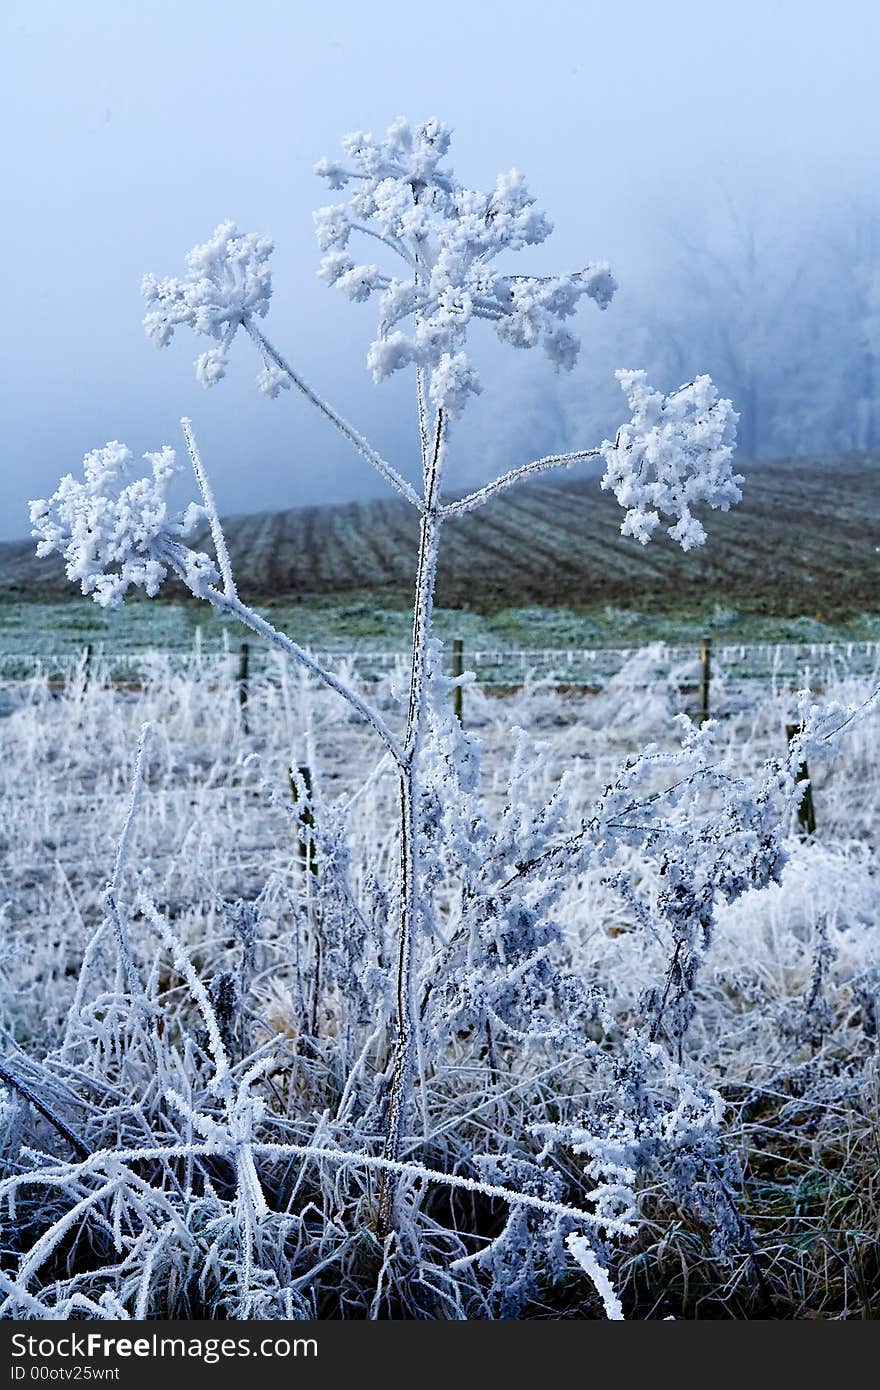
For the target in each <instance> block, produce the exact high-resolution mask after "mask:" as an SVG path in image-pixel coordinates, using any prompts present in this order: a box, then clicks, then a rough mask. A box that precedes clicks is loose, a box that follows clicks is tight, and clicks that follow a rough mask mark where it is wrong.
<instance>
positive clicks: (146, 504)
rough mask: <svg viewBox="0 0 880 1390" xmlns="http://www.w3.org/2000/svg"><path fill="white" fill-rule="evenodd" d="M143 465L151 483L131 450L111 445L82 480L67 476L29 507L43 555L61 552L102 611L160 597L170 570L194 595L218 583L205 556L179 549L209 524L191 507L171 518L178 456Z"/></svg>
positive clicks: (97, 453)
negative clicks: (180, 573) (131, 598)
mask: <svg viewBox="0 0 880 1390" xmlns="http://www.w3.org/2000/svg"><path fill="white" fill-rule="evenodd" d="M144 458H145V459H146V460H147V462H148V463H149V465H150V476H148V477H138V476H136V475H133V470H132V467H131V465H132V454H131V451H130V450H129V449H128V448H126V446H125V445H124V444H120V443H119V441H118V440H115V439H114V440H111V441H110V442H109V443H108V444H105V445H104V447H103V448H102V449H93V450H92V451H91V452H90V453H88V454H86V456H85V458H84V460H83V472H84V477H83V480H82V481H80V480H79V479H78V478H74V477H73V475H72V474H70V473H68V474H67V475H66V476H65V477H64V478H62V479H61V482H60V483H59V485H58V490H57V491H56V492H55V493H53V495H52V496H51V497H50V498H49V499H48V501H46V500H43V499H39V500H37V501H33V502H31V504H30V517H31V523H32V525H33V528H34V529H33V532H32V534H33V535H34V536H36V537H38V538H39V544H38V545H37V555H39V556H41V557H42V556H46V555H51V554H53V553H54V552H56V551H57V552H58V554H59V555H61V556H62V557H63V558H64V560H65V562H66V567H67V577H68V579H72V580H74V581H75V582H78V583H79V585H80V587H81V589H82V592H83V593H84V594H91V595H92V597H93V598H94V600H95V602H96V603H99V604H101V606H102V607H104V608H119V607H121V605H122V602H123V599H124V597H125V594H126V593H127V592H128V590H129V589H130V588H141V589H143V590H144V591H145V593H146V594H148V595H149V596H150V597H151V598H152V597H154V596H155V595H156V593H158V590H159V586H160V584H161V583H162V581H163V580H164V579H165V577H166V575H167V573H168V568H169V566H170V565H173V566H175V567H176V568H178V569H183V570H184V571H185V572H186V575H187V582H188V583H190V587H192V588H193V590H194V592H199V591H200V590H201V589H202V588H203V587H204V586H205V585H207V584H211V583H214V582H215V581H216V579H217V578H218V575H217V571H216V569H215V568H214V565H213V563H212V562H211V560H210V559H209V558H208V556H207V555H203V554H201V552H198V551H192V550H189V549H188V548H187V547H185V546H183V545H182V544H181V540H182V539H183V538H184V537H186V536H188V535H190V534H191V533H192V531H193V530H194V528H195V527H196V526H197V525H198V524H199V523H200V522H201V521H202V520H203V519H204V515H205V514H204V511H203V509H202V508H201V507H197V506H192V505H191V506H190V507H188V508H187V510H186V512H184V513H182V514H178V515H176V516H169V512H168V498H167V493H168V487H169V484H170V482H171V479H172V478H173V476H174V474H175V472H176V471H177V469H176V462H175V455H174V450H173V449H171V448H169V447H168V445H164V446H163V447H162V448H161V449H160V450H159V451H158V452H157V453H147V454H145V455H144Z"/></svg>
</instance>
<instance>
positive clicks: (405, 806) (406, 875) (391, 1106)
mask: <svg viewBox="0 0 880 1390" xmlns="http://www.w3.org/2000/svg"><path fill="white" fill-rule="evenodd" d="M445 435H446V422H445V420H444V417H443V412H442V411H439V412H438V414H437V422H436V427H435V432H434V441H433V447H432V449H431V451H430V453H429V454H427V455H426V458H425V506H424V510H423V512H422V522H421V528H420V532H419V557H418V568H417V572H416V592H415V603H414V608H413V634H412V664H411V671H410V687H409V709H408V712H407V723H406V733H405V735H404V744H403V754H404V761H403V764H402V766H401V769H400V924H399V933H398V941H397V974H396V981H397V1039H396V1042H395V1047H394V1060H393V1065H392V1072H391V1089H390V1093H389V1099H388V1120H387V1124H386V1130H385V1144H384V1147H383V1151H382V1153H383V1158H384V1159H386V1160H388V1161H389V1162H391V1163H396V1162H397V1160H398V1158H399V1155H400V1143H401V1138H402V1136H403V1134H404V1131H405V1126H406V1117H407V1112H408V1109H409V1099H410V1089H411V1083H412V1075H413V1060H414V1054H415V1042H416V1034H415V1030H416V1028H417V1027H418V1022H417V1019H416V1016H415V1010H414V1007H413V983H414V973H415V972H414V969H413V956H414V940H415V933H416V929H417V925H418V911H419V909H418V884H419V855H418V825H417V817H416V813H417V806H418V799H419V787H420V777H419V774H420V766H419V751H420V745H421V740H422V732H423V729H424V722H425V713H426V709H425V702H426V684H427V675H428V669H427V668H428V644H429V641H430V638H431V620H432V615H433V609H434V586H435V580H436V575H437V555H438V551H439V545H440V527H441V524H442V518H441V515H440V510H439V506H438V499H439V496H440V482H441V477H442V473H443V453H444V443H445ZM396 1189H397V1174H396V1173H395V1172H394V1171H393V1170H390V1169H384V1170H383V1172H382V1176H381V1179H380V1183H379V1196H378V1214H377V1226H378V1232H379V1236H380V1238H381V1239H384V1238H385V1236H386V1235H388V1233H389V1232H390V1231H392V1230H393V1229H394V1198H395V1193H396Z"/></svg>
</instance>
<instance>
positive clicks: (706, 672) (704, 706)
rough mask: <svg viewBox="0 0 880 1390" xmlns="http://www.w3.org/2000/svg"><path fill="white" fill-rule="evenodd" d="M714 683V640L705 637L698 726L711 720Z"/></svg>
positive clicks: (701, 665)
mask: <svg viewBox="0 0 880 1390" xmlns="http://www.w3.org/2000/svg"><path fill="white" fill-rule="evenodd" d="M711 681H712V638H711V637H704V638H703V641H702V643H701V644H700V713H699V715H698V716H697V723H698V724H705V722H706V720H707V719H708V718H709V707H710V706H709V688H710V685H711Z"/></svg>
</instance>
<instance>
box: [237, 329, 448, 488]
mask: <svg viewBox="0 0 880 1390" xmlns="http://www.w3.org/2000/svg"><path fill="white" fill-rule="evenodd" d="M244 326H245V328H246V329H247V331H248V333H249V334H250V336H251V337H252V338H253V340H254V342H255V343H256V344H257V346H258V347H259V349H260V351H261V352H262V353H264V355H265V356H266V357H268V358H269V360H270V361H271V362H274V364H275V366H276V367H277V368H278V370H279V371H282V372H283V373H284V375H285V376H286V377H288V379H289V380H290V381H291V382H292V384H293V385H294V386H295V387H296V389H297V390H298V391H299V392H301V394H302V395H303V396H305V398H306V400H307V401H310V402H311V404H312V405H313V406H315V407H316V409H318V410H320V412H321V414H322V415H323V416H324V418H325V420H329V421H330V424H331V425H333V426H334V427H335V428H336V429H338V430H339V433H340V434H342V435H344V436H345V438H346V439H347V440H348V442H349V444H353V445H354V447H355V449H357V451H358V453H359V454H360V455H361V457H362V458H365V459H366V460H367V463H369V464H372V466H373V468H375V469H376V472H377V473H381V475H382V477H383V478H384V479H385V480H386V482H389V483H390V484H391V486H392V487H394V488H396V489H397V491H398V492H400V493H402V494H403V496H404V497H405V498H406V500H407V502H409V503H411V504H412V506H414V507H416V508H417V509H418V510H419V511H421V509H422V501H421V498H420V497H419V495H418V493H417V492H416V490H415V488H413V487H411V486H410V484H409V483H408V482H407V481H406V479H405V478H402V477H401V475H400V474H399V473H398V471H397V469H396V468H394V467H393V466H392V464H390V463H388V462H386V460H385V459H383V458H382V455H381V454H377V453H376V450H375V449H374V448H373V447H372V445H371V444H368V443H367V441H366V440H365V439H364V437H363V435H360V434H358V432H357V430H356V429H354V428H353V427H352V426H351V425H350V424H349V423H348V421H347V420H343V418H342V416H341V415H337V413H336V411H335V410H334V409H333V407H332V406H330V405H328V404H327V402H326V401H324V400H322V399H321V397H320V396H319V395H317V394H316V392H314V391H313V390H312V388H311V386H309V385H308V384H307V383H306V382H305V381H303V379H302V377H301V376H298V375H297V373H296V372H295V371H294V370H293V368H292V367H291V365H290V363H289V362H287V361H286V360H285V359H284V358H283V357H282V356H281V353H280V352H279V351H278V349H277V348H276V347H275V346H274V345H273V344H272V343H270V342H269V339H268V338H267V337H266V336H265V334H264V333H261V332H260V330H259V328H257V327H256V325H255V324H254V323H252V322H251V320H250V319H246V320H245V325H244Z"/></svg>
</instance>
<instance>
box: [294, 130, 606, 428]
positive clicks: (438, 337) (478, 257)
mask: <svg viewBox="0 0 880 1390" xmlns="http://www.w3.org/2000/svg"><path fill="white" fill-rule="evenodd" d="M342 143H343V149H344V150H345V153H346V155H347V156H348V161H349V162H348V164H343V163H338V162H335V161H330V160H326V159H324V160H321V161H320V163H318V164H317V165H316V166H315V172H316V173H317V174H318V175H319V176H320V177H322V178H324V179H326V180H327V182H328V184H329V185H330V187H331V188H333V189H342V188H346V187H348V185H349V184H353V185H354V191H353V193H352V196H351V198H350V200H349V202H348V203H347V204H344V203H336V204H333V205H332V206H327V207H323V208H319V209H318V211H317V212H316V213H315V228H316V232H317V237H318V245H319V247H320V249H321V250H322V251H323V252H324V253H325V255H324V259H323V260H322V262H321V266H320V269H319V272H318V274H319V276H320V278H321V279H323V280H325V281H326V282H327V283H328V284H331V285H335V286H336V287H337V288H339V289H341V290H342V291H343V293H346V294H348V295H349V296H350V297H351V298H356V299H367V298H369V297H370V296H371V295H372V294H374V293H377V294H378V295H379V310H380V315H381V318H380V323H379V332H378V335H377V337H376V339H375V340H374V342H373V343H372V344H371V346H370V350H369V353H368V355H367V364H368V366H369V368H370V370H371V371H372V373H373V377H374V379H375V380H376V381H382V380H383V379H384V378H385V377H386V376H388V375H389V374H390V373H391V372H394V371H397V370H399V369H400V368H401V367H404V366H407V365H410V364H412V363H415V364H416V365H417V366H419V367H421V368H423V369H424V370H425V371H426V372H427V373H428V375H429V380H428V391H429V395H430V398H431V400H432V401H433V403H434V404H435V405H436V406H437V407H438V408H442V409H444V410H445V411H446V412H447V414H449V415H457V414H459V413H460V412H461V410H462V409H463V408H464V406H465V404H466V402H467V399H468V397H469V396H470V395H473V394H476V393H477V392H478V391H479V389H480V383H479V377H478V376H477V374H476V372H475V371H474V369H473V368H472V367H471V366H470V364H469V363H468V360H467V357H466V356H465V354H464V347H465V342H466V338H467V333H468V329H469V328H470V325H471V323H472V322H473V321H474V320H477V319H481V320H484V321H485V322H487V323H489V324H491V325H492V327H493V328H494V329H495V332H496V333H497V335H498V337H499V338H500V339H501V340H502V342H507V343H510V344H512V345H513V346H514V347H523V348H527V347H535V346H537V345H539V344H540V345H542V346H543V347H544V350H545V352H546V353H547V355H548V357H549V358H550V360H551V361H552V362H553V363H554V364H555V365H556V366H557V367H560V368H565V369H566V370H570V369H571V368H572V367H573V366H574V364H575V361H576V359H577V354H578V347H579V344H578V340H577V338H576V337H575V336H574V335H573V334H572V333H571V332H569V331H568V329H567V328H565V327H563V326H562V324H563V320H565V319H567V318H569V317H570V316H571V315H572V314H573V313H574V312H575V310H576V308H577V305H578V303H579V301H580V300H581V299H582V298H584V297H586V298H588V299H592V300H593V302H594V303H595V304H596V305H597V306H598V307H599V308H600V309H604V308H606V307H607V305H608V304H609V303H610V300H611V297H612V295H613V293H614V291H615V289H616V284H615V281H614V279H613V277H612V275H611V272H610V270H609V269H608V266H607V265H604V264H597V265H589V266H587V267H586V269H584V270H582V271H579V272H578V273H576V274H574V275H564V276H551V277H536V276H528V275H513V276H511V275H507V274H501V273H499V272H497V271H496V270H495V269H494V268H493V265H492V262H493V261H494V260H495V258H496V257H497V256H498V255H500V254H501V252H503V251H519V250H521V249H522V248H523V247H525V246H535V245H538V244H539V243H540V242H542V241H544V240H546V238H547V237H548V236H549V235H550V232H551V230H552V227H551V224H550V222H549V221H548V219H547V218H546V217H545V215H544V214H543V213H542V212H541V211H540V210H539V209H538V208H537V207H536V206H535V200H534V198H533V197H532V195H531V194H530V192H529V189H528V186H527V184H526V182H525V179H524V178H523V176H522V174H521V173H520V172H519V171H518V170H517V169H511V170H510V171H509V172H508V173H506V174H500V175H499V176H498V179H497V180H496V183H495V187H494V189H493V190H492V191H491V192H489V193H485V192H480V191H478V190H476V189H470V188H464V187H462V185H460V184H459V183H458V182H457V181H456V179H455V177H454V175H453V173H452V171H451V169H448V168H446V167H445V166H444V165H443V159H444V157H445V155H446V154H447V152H448V149H449V143H450V131H449V128H448V127H447V126H444V125H442V124H441V123H440V122H439V121H436V120H430V121H426V122H425V123H424V124H423V125H420V126H412V125H410V123H409V122H408V121H406V120H403V119H402V118H401V119H400V120H397V121H395V122H394V124H393V125H392V126H390V127H389V129H388V131H387V132H386V134H385V137H384V138H382V139H376V138H374V136H372V135H370V134H364V133H363V132H361V131H358V132H356V133H355V134H354V135H349V136H347V137H346V138H345V139H344V140H343V142H342ZM353 232H359V233H365V234H367V235H369V236H371V237H373V238H376V239H378V240H379V241H380V242H383V243H384V244H385V245H386V246H387V247H388V248H389V249H390V250H392V251H394V252H396V253H397V255H398V256H399V258H400V259H401V260H402V261H403V262H404V264H405V266H406V272H405V274H404V276H403V277H402V278H391V277H389V276H386V275H381V274H380V273H379V271H378V269H377V267H376V266H374V265H366V266H363V265H356V264H355V262H354V261H353V260H352V259H351V258H350V257H349V256H348V255H346V254H345V251H346V248H347V247H348V245H349V242H350V239H351V235H352V233H353ZM404 323H407V327H406V329H404V328H402V327H401V325H403V324H404Z"/></svg>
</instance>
